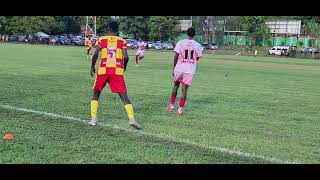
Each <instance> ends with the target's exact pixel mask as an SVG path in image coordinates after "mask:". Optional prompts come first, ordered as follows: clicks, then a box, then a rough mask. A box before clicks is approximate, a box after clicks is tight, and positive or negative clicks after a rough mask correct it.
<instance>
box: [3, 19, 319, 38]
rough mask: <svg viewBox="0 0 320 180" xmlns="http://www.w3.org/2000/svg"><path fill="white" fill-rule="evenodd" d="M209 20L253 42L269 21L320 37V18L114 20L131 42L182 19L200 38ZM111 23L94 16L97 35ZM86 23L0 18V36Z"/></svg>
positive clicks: (169, 33) (164, 33) (170, 30)
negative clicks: (297, 23) (295, 23)
mask: <svg viewBox="0 0 320 180" xmlns="http://www.w3.org/2000/svg"><path fill="white" fill-rule="evenodd" d="M208 18H209V20H210V21H212V22H211V23H214V26H215V27H219V25H220V24H221V23H220V24H219V22H221V21H224V24H223V26H224V27H225V28H226V29H228V30H242V31H247V36H249V37H252V38H253V39H254V38H258V37H261V36H268V32H269V29H268V27H267V26H266V24H265V22H266V21H268V20H302V33H304V34H308V35H311V36H315V37H320V16H193V17H191V16H120V17H118V18H116V20H117V21H118V22H119V30H120V31H121V32H122V33H124V34H128V35H129V36H132V37H133V38H143V39H146V40H167V39H169V38H173V37H175V36H177V35H178V34H179V33H180V27H179V26H178V25H179V20H181V19H192V22H193V26H196V31H197V33H198V35H203V34H204V32H203V24H204V22H205V20H208ZM111 20H112V18H111V16H97V33H98V34H105V33H106V32H107V30H108V29H107V26H106V25H107V23H108V22H109V21H111ZM85 23H86V17H85V16H0V34H34V33H36V32H39V31H42V32H45V33H47V34H79V32H80V28H81V26H84V25H85ZM197 28H198V29H197Z"/></svg>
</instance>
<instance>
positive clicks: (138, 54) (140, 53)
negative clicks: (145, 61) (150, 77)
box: [136, 49, 143, 57]
mask: <svg viewBox="0 0 320 180" xmlns="http://www.w3.org/2000/svg"><path fill="white" fill-rule="evenodd" d="M136 56H139V57H142V56H143V50H140V49H138V51H137V53H136Z"/></svg>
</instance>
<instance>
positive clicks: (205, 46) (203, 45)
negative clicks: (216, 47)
mask: <svg viewBox="0 0 320 180" xmlns="http://www.w3.org/2000/svg"><path fill="white" fill-rule="evenodd" d="M202 47H203V48H204V50H206V49H210V46H209V44H208V43H202Z"/></svg>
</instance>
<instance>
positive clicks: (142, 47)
mask: <svg viewBox="0 0 320 180" xmlns="http://www.w3.org/2000/svg"><path fill="white" fill-rule="evenodd" d="M145 46H146V43H144V42H143V41H141V42H138V47H139V48H138V50H140V51H141V50H144V47H145Z"/></svg>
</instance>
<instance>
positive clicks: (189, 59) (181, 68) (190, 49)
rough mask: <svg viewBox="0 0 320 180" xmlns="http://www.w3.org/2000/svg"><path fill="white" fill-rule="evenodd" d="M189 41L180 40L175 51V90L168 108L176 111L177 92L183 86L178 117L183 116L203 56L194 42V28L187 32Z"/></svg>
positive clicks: (198, 45) (197, 44)
mask: <svg viewBox="0 0 320 180" xmlns="http://www.w3.org/2000/svg"><path fill="white" fill-rule="evenodd" d="M187 35H188V39H184V40H180V41H179V42H178V43H177V44H176V47H175V49H174V52H175V56H174V66H173V80H174V85H173V90H172V94H171V99H170V104H169V106H167V108H166V109H167V110H168V111H174V110H175V106H174V103H175V101H176V96H177V91H178V89H179V86H180V84H182V96H181V99H180V104H179V108H178V109H177V112H176V115H182V113H183V112H182V111H183V108H184V104H185V101H186V99H187V90H188V88H189V86H190V85H191V83H192V79H193V76H194V74H195V72H196V66H197V61H198V60H199V58H200V57H201V56H202V51H201V45H200V44H199V43H198V42H196V41H195V40H193V37H194V35H195V30H194V28H189V29H188V30H187Z"/></svg>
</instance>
